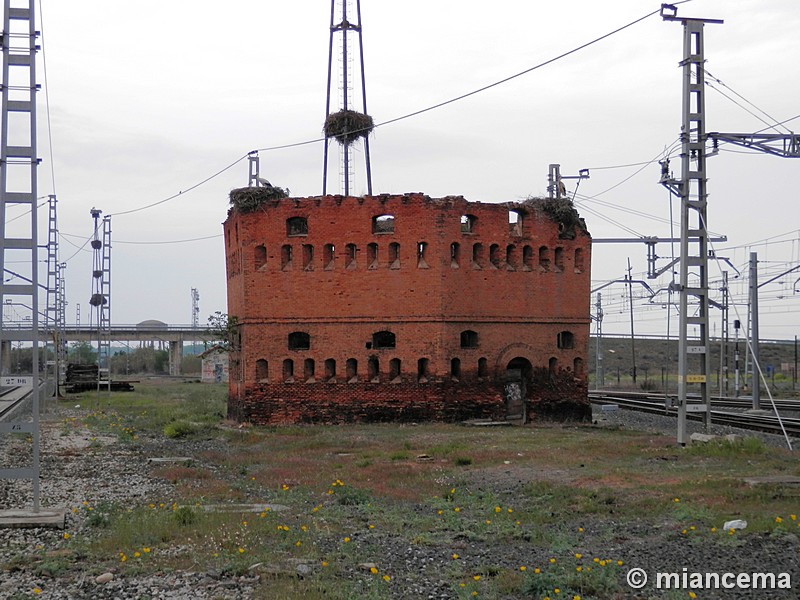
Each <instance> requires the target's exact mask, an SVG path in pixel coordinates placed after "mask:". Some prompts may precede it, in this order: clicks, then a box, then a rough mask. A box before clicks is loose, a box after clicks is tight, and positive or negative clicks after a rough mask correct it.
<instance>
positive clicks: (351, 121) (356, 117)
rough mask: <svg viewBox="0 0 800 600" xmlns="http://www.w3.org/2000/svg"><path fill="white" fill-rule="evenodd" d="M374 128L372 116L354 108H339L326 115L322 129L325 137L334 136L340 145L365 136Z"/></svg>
mask: <svg viewBox="0 0 800 600" xmlns="http://www.w3.org/2000/svg"><path fill="white" fill-rule="evenodd" d="M374 128H375V123H374V122H373V120H372V117H370V116H369V115H365V114H364V113H360V112H356V111H354V110H340V111H339V112H336V113H333V114H330V115H328V118H327V119H325V126H324V127H323V128H322V130H323V131H324V132H325V137H326V138H331V137H332V138H336V141H337V142H339V143H340V144H342V145H345V146H347V145H349V144H352V143H353V142H355V141H356V140H357V139H358V138H360V137H363V138H365V137H367V136H368V135H369V134H370V133H372V130H373V129H374Z"/></svg>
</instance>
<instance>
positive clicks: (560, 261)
mask: <svg viewBox="0 0 800 600" xmlns="http://www.w3.org/2000/svg"><path fill="white" fill-rule="evenodd" d="M555 264H556V271H563V270H564V248H562V247H561V246H559V247H557V248H556V252H555Z"/></svg>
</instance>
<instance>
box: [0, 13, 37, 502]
mask: <svg viewBox="0 0 800 600" xmlns="http://www.w3.org/2000/svg"><path fill="white" fill-rule="evenodd" d="M11 4H12V2H11V0H4V2H3V31H2V47H3V67H2V69H3V71H2V85H1V86H0V88H1V89H0V96H1V97H2V126H0V228H2V230H0V304H1V305H3V306H5V305H6V303H7V302H9V303H11V304H15V305H17V306H20V307H22V309H23V310H26V311H29V314H30V316H29V317H28V316H27V315H26V316H25V319H26V320H27V319H28V318H30V325H31V326H30V329H28V328H24V329H23V328H22V327H20V328H19V329H16V330H12V329H10V328H9V327H8V325H7V324H5V323H3V321H2V318H3V317H2V315H0V354H2V353H3V352H8V350H9V349H10V342H11V341H12V340H15V341H24V342H30V343H31V347H32V349H31V362H32V369H31V371H32V372H31V377H30V383H31V386H32V392H31V404H32V407H33V408H32V416H33V421H32V422H22V423H2V424H0V433H9V432H11V431H14V432H20V433H29V434H30V436H31V438H32V441H33V460H32V464H31V466H30V467H23V468H16V469H0V477H2V478H4V479H30V480H31V482H32V485H33V510H34V512H38V511H39V395H40V394H39V271H38V251H39V245H38V220H37V210H36V199H37V170H38V166H39V159H38V158H37V150H36V92H37V90H38V89H39V86H38V85H37V84H36V52H37V51H38V50H39V46H38V45H37V44H36V41H37V38H38V37H39V32H38V31H36V27H35V14H36V13H35V1H34V0H29V1H28V2H27V3H25V4H24V5H22V3H21V2H19V1H18V2H15V3H14V4H15V5H14V6H13V7H12V5H11ZM12 115H13V118H14V121H15V128H14V135H13V139H14V140H15V142H16V144H13V145H12V143H11V142H10V137H11V136H10V131H9V129H10V128H9V120H10V119H11V117H12ZM16 125H18V127H17V126H16ZM20 142H21V145H19V143H20ZM17 205H23V207H26V208H27V213H23V220H22V222H20V221H21V220H20V219H15V221H16V222H15V223H14V225H13V226H12V227H9V224H10V221H9V220H8V213H7V208H8V207H9V206H17ZM10 257H11V260H9V258H10ZM11 262H14V263H17V264H19V265H20V266H19V267H16V266H15V270H16V271H25V270H26V269H27V271H26V272H25V273H24V274H20V273H10V272H9V271H8V270H7V269H6V264H8V263H11ZM9 275H10V277H8V276H9ZM7 277H8V279H7ZM3 362H4V361H3V357H2V356H0V364H3Z"/></svg>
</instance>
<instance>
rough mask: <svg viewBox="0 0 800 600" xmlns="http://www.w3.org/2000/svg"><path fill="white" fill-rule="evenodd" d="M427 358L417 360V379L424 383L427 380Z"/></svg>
mask: <svg viewBox="0 0 800 600" xmlns="http://www.w3.org/2000/svg"><path fill="white" fill-rule="evenodd" d="M429 364H430V362H429V360H428V359H427V358H420V359H419V360H418V361H417V381H419V382H420V383H426V382H427V381H428V370H429V368H430V367H429Z"/></svg>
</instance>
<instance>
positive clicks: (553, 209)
mask: <svg viewBox="0 0 800 600" xmlns="http://www.w3.org/2000/svg"><path fill="white" fill-rule="evenodd" d="M526 204H529V205H530V206H532V207H533V208H534V209H535V210H539V211H541V212H542V213H544V214H545V215H546V216H547V217H548V218H549V219H550V220H551V221H553V222H554V223H557V224H558V237H559V238H561V239H566V240H574V239H575V236H576V235H577V232H578V231H582V232H588V229H587V228H586V221H584V220H583V219H582V218H581V216H580V215H579V214H578V211H577V210H576V209H575V205H574V204H573V203H572V200H570V199H569V198H528V200H527V201H526Z"/></svg>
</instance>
